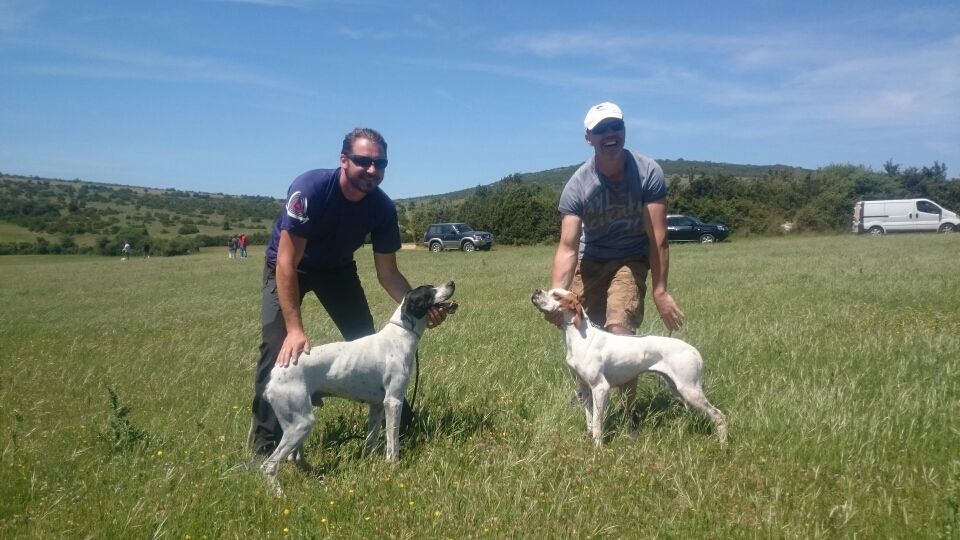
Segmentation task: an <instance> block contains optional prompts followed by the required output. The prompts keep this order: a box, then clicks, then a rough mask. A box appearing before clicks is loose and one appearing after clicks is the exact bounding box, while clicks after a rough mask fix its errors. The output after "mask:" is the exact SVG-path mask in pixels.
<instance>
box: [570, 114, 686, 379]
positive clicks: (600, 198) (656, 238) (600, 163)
mask: <svg viewBox="0 0 960 540" xmlns="http://www.w3.org/2000/svg"><path fill="white" fill-rule="evenodd" d="M583 124H584V127H585V128H586V133H585V135H584V137H585V138H586V140H587V144H589V145H590V146H592V147H593V157H592V158H590V159H588V160H587V161H586V162H585V163H584V164H583V165H581V166H580V168H579V169H577V171H576V172H575V173H573V176H571V177H570V180H569V181H568V182H567V185H566V186H565V187H564V188H563V193H562V194H561V195H560V204H559V210H560V213H561V214H562V215H563V218H562V221H561V226H560V244H559V245H558V246H557V253H556V255H555V256H554V259H553V270H552V272H551V287H561V288H564V289H569V290H571V291H573V292H575V293H577V294H578V295H579V296H580V297H581V301H582V302H583V306H584V309H585V310H586V311H587V315H588V316H589V317H590V319H591V321H593V322H594V323H597V324H599V325H600V326H601V327H603V328H605V329H606V330H607V331H608V332H611V333H614V334H633V333H635V332H636V330H637V327H638V326H639V325H640V322H641V321H642V320H643V297H644V295H645V293H646V289H647V287H646V280H647V272H648V271H649V272H650V274H651V282H652V289H653V291H652V294H651V296H652V297H653V302H654V304H655V305H656V307H657V311H658V312H659V313H660V318H661V319H663V322H664V324H665V325H666V327H667V329H668V330H671V331H673V330H678V329H679V328H680V327H681V326H682V325H683V320H684V314H683V311H681V310H680V307H679V306H678V305H677V303H676V302H675V301H674V299H673V297H672V296H671V295H670V293H669V292H667V274H668V269H669V252H668V244H667V185H666V182H665V180H664V178H663V170H662V169H661V168H660V165H657V163H656V162H655V161H653V160H652V159H650V158H648V157H646V156H643V155H640V154H638V153H636V152H633V151H630V150H627V149H625V148H624V146H623V145H624V140H625V131H626V128H625V126H624V122H623V112H622V111H621V110H620V107H618V106H617V105H615V104H613V103H609V102H605V103H601V104H599V105H595V106H593V107H591V108H590V110H589V111H587V116H586V118H585V119H584V121H583ZM554 322H557V321H554ZM630 386H631V387H632V385H630ZM625 390H630V388H625Z"/></svg>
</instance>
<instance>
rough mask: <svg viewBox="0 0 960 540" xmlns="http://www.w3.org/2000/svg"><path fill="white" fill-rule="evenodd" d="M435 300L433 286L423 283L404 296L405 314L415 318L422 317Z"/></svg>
mask: <svg viewBox="0 0 960 540" xmlns="http://www.w3.org/2000/svg"><path fill="white" fill-rule="evenodd" d="M433 300H434V294H433V286H432V285H421V286H419V287H417V288H416V289H413V290H412V291H410V292H408V293H407V294H406V296H404V297H403V314H404V315H407V316H409V317H412V318H414V319H422V318H424V317H426V315H427V311H428V310H429V309H430V308H431V307H432V306H433Z"/></svg>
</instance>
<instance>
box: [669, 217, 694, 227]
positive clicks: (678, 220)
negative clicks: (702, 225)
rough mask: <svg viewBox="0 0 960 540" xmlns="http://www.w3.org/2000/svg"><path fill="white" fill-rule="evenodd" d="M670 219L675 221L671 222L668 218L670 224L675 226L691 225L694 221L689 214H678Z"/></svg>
mask: <svg viewBox="0 0 960 540" xmlns="http://www.w3.org/2000/svg"><path fill="white" fill-rule="evenodd" d="M670 219H673V221H672V222H669V220H668V222H669V224H670V225H673V226H675V227H689V226H691V225H693V223H694V222H693V220H692V219H690V218H688V217H687V216H677V217H675V218H670Z"/></svg>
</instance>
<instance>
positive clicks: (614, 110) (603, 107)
mask: <svg viewBox="0 0 960 540" xmlns="http://www.w3.org/2000/svg"><path fill="white" fill-rule="evenodd" d="M607 118H616V119H617V120H623V111H621V110H620V107H617V105H616V104H615V103H610V102H609V101H604V102H603V103H601V104H599V105H594V106H593V107H590V110H589V111H587V117H586V118H584V119H583V127H585V128H587V129H593V128H595V127H597V124H599V123H600V122H602V121H604V120H606V119H607Z"/></svg>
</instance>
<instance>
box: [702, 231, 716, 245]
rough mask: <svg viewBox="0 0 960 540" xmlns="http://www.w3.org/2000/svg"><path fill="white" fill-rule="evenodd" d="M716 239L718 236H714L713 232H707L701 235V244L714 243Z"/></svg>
mask: <svg viewBox="0 0 960 540" xmlns="http://www.w3.org/2000/svg"><path fill="white" fill-rule="evenodd" d="M716 241H717V239H716V237H714V236H713V235H712V234H709V233H706V234H701V235H700V243H701V244H712V243H714V242H716Z"/></svg>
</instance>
